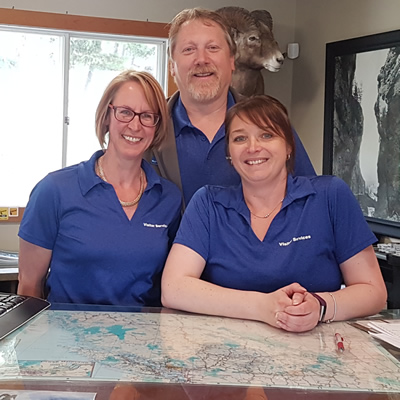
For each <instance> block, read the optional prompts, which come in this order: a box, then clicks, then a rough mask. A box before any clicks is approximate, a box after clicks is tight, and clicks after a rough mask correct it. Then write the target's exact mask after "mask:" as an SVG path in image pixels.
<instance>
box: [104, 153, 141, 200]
mask: <svg viewBox="0 0 400 400" xmlns="http://www.w3.org/2000/svg"><path fill="white" fill-rule="evenodd" d="M97 169H98V172H99V176H100V178H101V179H103V181H104V182H107V183H110V182H108V180H107V178H106V176H105V174H104V171H103V157H99V158H98V160H97ZM139 179H140V188H139V194H138V195H137V197H136V199H135V200H133V201H123V200H120V199H119V198H118V201H119V203H120V204H121V206H122V207H133V206H135V205H136V204H137V203H139V200H140V199H141V197H142V195H143V191H144V177H143V170H142V168H140V178H139Z"/></svg>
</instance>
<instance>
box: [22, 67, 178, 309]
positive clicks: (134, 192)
mask: <svg viewBox="0 0 400 400" xmlns="http://www.w3.org/2000/svg"><path fill="white" fill-rule="evenodd" d="M111 104H115V106H112V107H110V105H111ZM120 108H123V109H124V110H125V111H126V110H128V112H127V113H124V114H123V116H122V117H121V116H120V114H119V113H118V112H117V113H116V112H115V110H118V109H120ZM116 115H119V116H120V117H121V119H123V120H122V121H121V120H120V119H118V118H116ZM128 117H129V118H128ZM136 117H137V118H136ZM167 119H168V111H167V104H166V100H165V97H164V94H163V91H162V88H161V86H160V85H159V83H158V82H157V80H156V79H155V78H154V77H153V76H152V75H151V74H149V73H147V72H137V71H132V70H128V71H124V72H122V73H121V74H119V75H117V76H116V77H115V78H114V79H113V80H112V81H111V82H110V84H109V85H108V86H107V88H106V90H105V91H104V93H103V96H102V98H101V100H100V102H99V105H98V107H97V110H96V133H97V137H98V140H99V144H100V145H101V146H102V147H103V148H104V147H105V143H107V150H100V151H97V152H96V153H94V154H93V156H92V157H91V158H90V160H89V161H85V162H81V163H80V164H77V165H73V166H70V167H67V168H64V169H61V170H58V171H55V172H52V173H50V174H49V175H47V176H46V177H45V178H44V179H42V180H41V181H40V182H39V183H38V184H37V185H36V186H35V188H34V189H33V191H32V194H31V196H30V200H29V203H28V205H27V208H26V210H25V214H24V217H23V219H22V222H21V226H20V230H19V236H20V256H19V287H18V292H19V293H20V294H24V295H32V296H36V297H48V299H49V301H50V302H52V303H54V302H56V303H81V304H112V305H139V306H159V305H160V279H161V271H162V268H163V266H164V262H165V259H166V257H167V254H168V250H169V247H170V244H171V241H172V238H173V237H174V236H175V232H176V229H177V227H178V224H179V220H180V208H181V194H180V191H179V189H178V188H177V187H176V186H175V185H174V184H172V183H171V182H169V181H167V180H165V179H163V178H160V177H158V175H157V174H156V173H155V172H154V171H153V169H152V167H151V166H150V165H149V164H148V163H147V162H146V161H144V160H143V154H144V153H145V151H146V150H148V149H149V148H152V147H157V146H160V145H161V144H162V142H163V140H164V138H165V126H166V124H167ZM143 122H144V123H143Z"/></svg>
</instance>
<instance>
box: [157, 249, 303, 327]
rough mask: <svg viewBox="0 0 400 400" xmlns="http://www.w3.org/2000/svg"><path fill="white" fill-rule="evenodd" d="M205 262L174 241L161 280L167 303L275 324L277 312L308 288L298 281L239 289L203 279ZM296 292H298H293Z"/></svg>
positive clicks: (195, 310)
mask: <svg viewBox="0 0 400 400" xmlns="http://www.w3.org/2000/svg"><path fill="white" fill-rule="evenodd" d="M205 265H206V262H205V260H204V258H202V257H201V256H200V255H199V254H198V253H196V252H195V251H193V250H192V249H190V248H188V247H186V246H183V245H181V244H174V245H173V246H172V249H171V252H170V254H169V256H168V259H167V262H166V265H165V268H164V272H163V277H162V284H161V293H162V295H161V301H162V303H163V305H164V306H165V307H169V308H175V309H179V310H185V311H190V312H195V313H201V314H209V315H221V316H225V317H232V318H242V319H251V320H257V321H262V322H266V323H268V324H270V325H273V326H277V325H276V318H275V315H276V313H277V312H278V311H283V310H284V309H285V308H286V307H287V306H289V305H291V304H293V303H297V302H301V301H302V297H303V293H304V292H305V289H304V288H302V287H301V286H300V285H298V284H292V285H289V286H286V287H284V288H282V289H280V290H277V291H276V292H273V293H260V292H254V291H245V290H236V289H229V288H225V287H221V286H218V285H215V284H212V283H210V282H206V281H204V280H202V279H200V277H201V274H202V272H203V270H204V268H205ZM295 293H296V296H294V297H293V298H292V296H293V295H294V294H295Z"/></svg>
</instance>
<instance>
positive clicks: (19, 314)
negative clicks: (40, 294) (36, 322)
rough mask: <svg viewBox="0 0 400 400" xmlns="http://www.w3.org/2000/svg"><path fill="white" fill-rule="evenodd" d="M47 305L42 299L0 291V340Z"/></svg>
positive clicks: (48, 305)
mask: <svg viewBox="0 0 400 400" xmlns="http://www.w3.org/2000/svg"><path fill="white" fill-rule="evenodd" d="M48 307H50V303H49V302H48V301H46V300H43V299H37V298H36V297H29V296H21V295H18V294H12V293H2V292H0V340H1V339H3V338H4V337H6V336H7V335H8V334H10V333H11V332H13V331H15V330H16V329H18V328H19V327H20V326H21V325H23V324H25V323H26V322H28V321H29V320H31V319H32V318H33V317H34V316H35V315H37V314H39V313H40V312H41V311H43V310H45V309H46V308H48Z"/></svg>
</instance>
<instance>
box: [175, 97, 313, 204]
mask: <svg viewBox="0 0 400 400" xmlns="http://www.w3.org/2000/svg"><path fill="white" fill-rule="evenodd" d="M227 104H228V109H229V108H231V107H232V106H233V105H234V104H235V100H234V98H233V96H232V93H231V92H228V103H227ZM172 119H173V123H174V131H175V139H176V149H177V152H178V161H179V169H180V173H181V180H182V187H183V196H184V200H185V204H188V203H189V200H190V199H191V198H192V196H193V194H194V193H195V192H196V191H197V190H198V189H199V188H201V187H203V186H205V185H219V186H232V185H238V184H239V183H240V177H239V175H238V173H237V172H236V171H235V169H234V168H233V167H232V165H231V164H230V163H229V162H228V161H226V143H225V124H222V126H221V127H220V128H219V129H218V132H217V133H216V135H215V137H214V139H213V141H212V142H211V143H210V142H209V140H208V138H207V137H206V135H205V134H204V133H203V132H202V131H201V130H199V129H198V128H196V127H195V126H193V124H192V123H191V122H190V119H189V117H188V114H187V111H186V109H185V107H184V105H183V103H182V100H181V98H180V97H179V98H178V100H177V101H176V103H175V104H174V106H173V108H172ZM293 134H294V138H295V146H296V160H295V171H294V175H296V176H297V175H305V176H307V175H315V170H314V167H313V166H312V164H311V161H310V159H309V157H308V155H307V153H306V151H305V149H304V146H303V144H302V143H301V140H300V138H299V137H298V135H297V133H296V132H295V131H293Z"/></svg>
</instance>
